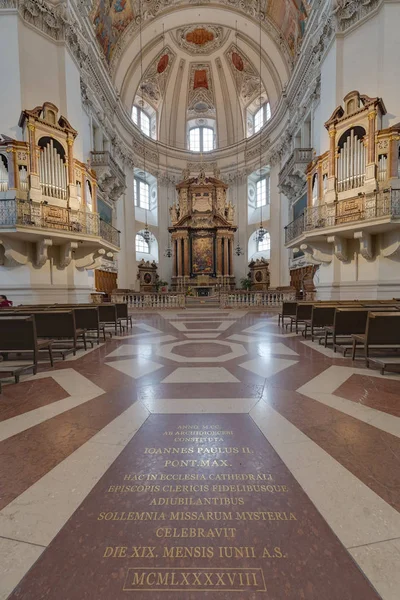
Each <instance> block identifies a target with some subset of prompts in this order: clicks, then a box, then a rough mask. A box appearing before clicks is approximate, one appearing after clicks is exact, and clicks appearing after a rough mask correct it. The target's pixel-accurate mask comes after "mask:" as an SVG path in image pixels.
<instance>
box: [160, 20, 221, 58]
mask: <svg viewBox="0 0 400 600" xmlns="http://www.w3.org/2000/svg"><path fill="white" fill-rule="evenodd" d="M228 33H229V32H228V30H227V29H225V28H223V27H217V26H215V25H200V26H199V25H188V26H187V27H179V28H178V29H176V30H175V31H172V32H171V37H172V39H173V40H174V42H175V43H176V45H177V46H179V48H181V49H182V50H185V51H186V52H187V53H188V54H194V55H199V54H212V53H213V52H214V51H215V50H217V49H218V48H220V47H221V46H222V44H223V43H224V42H225V40H226V38H227V36H228Z"/></svg>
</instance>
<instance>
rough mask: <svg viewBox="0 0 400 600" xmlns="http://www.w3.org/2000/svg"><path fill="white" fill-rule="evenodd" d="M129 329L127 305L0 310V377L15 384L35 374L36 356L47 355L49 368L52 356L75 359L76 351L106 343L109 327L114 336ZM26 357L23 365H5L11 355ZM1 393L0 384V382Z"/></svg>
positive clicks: (47, 306)
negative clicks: (11, 378) (8, 376)
mask: <svg viewBox="0 0 400 600" xmlns="http://www.w3.org/2000/svg"><path fill="white" fill-rule="evenodd" d="M129 326H130V327H132V317H131V316H130V315H129V313H128V305H127V304H106V305H101V304H100V305H93V304H87V305H82V304H79V305H60V304H57V305H36V306H18V307H15V308H13V309H2V310H1V312H0V360H1V361H2V362H0V373H11V374H12V375H13V376H14V379H15V382H16V383H18V381H19V378H20V375H21V373H23V372H25V371H28V370H32V371H33V373H34V374H35V373H36V372H37V367H38V358H39V353H40V352H46V353H48V355H49V360H50V364H51V366H53V365H54V355H55V354H58V355H60V356H61V357H62V358H63V359H65V357H66V355H67V354H69V353H71V352H72V353H73V354H74V355H76V352H77V350H78V349H79V348H80V347H83V348H84V349H85V350H87V347H88V345H91V346H92V347H93V344H94V343H96V342H97V345H98V344H99V343H100V340H101V338H102V339H103V340H104V341H106V334H108V335H109V336H110V337H111V336H112V333H111V331H109V330H108V329H107V328H109V327H112V328H113V330H114V332H115V334H116V335H117V334H118V331H119V332H120V333H121V334H122V332H123V329H125V327H126V328H128V327H129ZM15 354H16V355H17V357H18V358H19V357H20V356H24V355H25V356H26V355H27V354H29V355H30V356H31V357H32V361H31V360H30V359H29V361H28V362H27V363H24V364H21V365H18V364H17V365H13V364H11V363H10V364H8V363H7V359H8V358H9V357H10V356H11V355H15ZM0 391H1V380H0Z"/></svg>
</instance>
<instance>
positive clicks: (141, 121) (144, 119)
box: [132, 104, 150, 137]
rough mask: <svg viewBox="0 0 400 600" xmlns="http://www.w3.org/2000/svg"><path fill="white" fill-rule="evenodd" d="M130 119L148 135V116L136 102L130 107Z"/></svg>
mask: <svg viewBox="0 0 400 600" xmlns="http://www.w3.org/2000/svg"><path fill="white" fill-rule="evenodd" d="M132 121H133V122H134V123H135V125H137V126H138V127H139V129H140V130H141V131H143V133H144V134H145V135H147V136H149V137H150V117H149V115H148V114H147V113H146V112H145V111H144V110H143V109H142V108H140V107H139V106H136V104H134V105H133V107H132Z"/></svg>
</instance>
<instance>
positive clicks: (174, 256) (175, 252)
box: [172, 239, 178, 277]
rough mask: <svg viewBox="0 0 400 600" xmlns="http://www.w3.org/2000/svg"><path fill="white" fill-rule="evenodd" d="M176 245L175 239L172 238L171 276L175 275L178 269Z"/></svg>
mask: <svg viewBox="0 0 400 600" xmlns="http://www.w3.org/2000/svg"><path fill="white" fill-rule="evenodd" d="M177 252H178V245H177V242H176V239H173V240H172V260H173V265H172V277H176V276H177V275H178V269H177V264H178V254H177Z"/></svg>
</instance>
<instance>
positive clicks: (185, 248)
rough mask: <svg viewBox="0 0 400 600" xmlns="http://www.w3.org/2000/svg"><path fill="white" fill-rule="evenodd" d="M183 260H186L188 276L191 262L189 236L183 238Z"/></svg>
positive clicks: (185, 268)
mask: <svg viewBox="0 0 400 600" xmlns="http://www.w3.org/2000/svg"><path fill="white" fill-rule="evenodd" d="M183 260H184V273H183V274H184V275H185V277H188V276H189V275H190V273H189V270H190V262H189V238H188V237H185V238H184V240H183Z"/></svg>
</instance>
